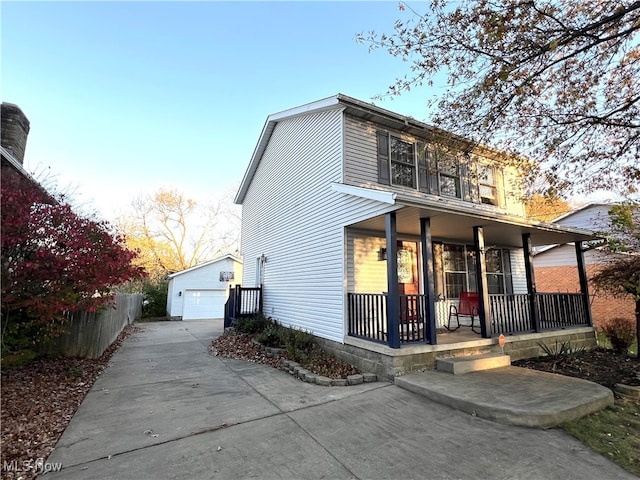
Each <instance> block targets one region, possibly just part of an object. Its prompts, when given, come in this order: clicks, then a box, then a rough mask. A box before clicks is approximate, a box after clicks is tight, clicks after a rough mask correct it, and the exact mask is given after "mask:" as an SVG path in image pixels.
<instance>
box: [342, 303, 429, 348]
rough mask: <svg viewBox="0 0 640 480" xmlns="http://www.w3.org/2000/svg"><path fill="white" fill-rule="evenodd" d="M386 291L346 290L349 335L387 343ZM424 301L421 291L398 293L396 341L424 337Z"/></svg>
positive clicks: (418, 339)
mask: <svg viewBox="0 0 640 480" xmlns="http://www.w3.org/2000/svg"><path fill="white" fill-rule="evenodd" d="M387 298H388V295H387V294H386V293H349V294H348V310H349V313H348V331H349V333H348V334H349V335H350V336H353V337H360V338H365V339H367V340H373V341H376V342H382V343H387V341H388V334H389V330H388V324H387ZM425 312H426V304H425V296H424V295H400V319H399V333H400V342H401V343H407V342H419V341H424V340H425V332H426V324H425V321H426V314H425Z"/></svg>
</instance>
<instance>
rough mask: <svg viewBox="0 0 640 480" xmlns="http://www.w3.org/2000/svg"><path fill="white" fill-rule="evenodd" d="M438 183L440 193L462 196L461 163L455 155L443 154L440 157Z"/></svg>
mask: <svg viewBox="0 0 640 480" xmlns="http://www.w3.org/2000/svg"><path fill="white" fill-rule="evenodd" d="M438 183H439V185H440V194H441V195H447V196H449V197H457V198H460V197H462V189H461V188H460V164H459V162H458V159H457V158H455V157H449V156H441V157H440V158H439V159H438Z"/></svg>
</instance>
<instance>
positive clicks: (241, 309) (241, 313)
mask: <svg viewBox="0 0 640 480" xmlns="http://www.w3.org/2000/svg"><path fill="white" fill-rule="evenodd" d="M257 313H262V287H241V286H240V285H236V286H235V287H230V288H229V298H228V299H227V302H226V303H225V306H224V328H227V327H230V326H232V325H233V324H234V323H235V321H236V319H238V318H242V317H250V316H252V315H255V314H257Z"/></svg>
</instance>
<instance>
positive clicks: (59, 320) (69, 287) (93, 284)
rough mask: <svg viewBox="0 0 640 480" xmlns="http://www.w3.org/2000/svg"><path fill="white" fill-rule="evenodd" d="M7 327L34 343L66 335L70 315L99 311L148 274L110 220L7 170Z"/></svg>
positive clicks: (4, 294)
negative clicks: (119, 288)
mask: <svg viewBox="0 0 640 480" xmlns="http://www.w3.org/2000/svg"><path fill="white" fill-rule="evenodd" d="M1 227H2V232H1V235H0V237H1V244H2V252H1V258H2V264H1V273H2V289H1V294H2V323H3V344H4V343H5V335H10V336H11V335H16V336H20V335H23V334H25V332H28V333H29V334H30V335H32V337H31V338H30V341H31V342H32V343H37V341H39V340H40V339H44V338H46V337H50V336H53V335H55V334H58V333H61V331H62V328H63V326H64V321H63V318H64V317H63V315H62V314H63V312H65V311H75V310H81V309H88V310H92V309H96V308H99V307H101V306H103V305H104V304H105V303H106V302H107V301H108V300H110V299H111V287H112V286H114V285H117V284H119V283H121V282H124V281H128V280H131V279H135V278H140V277H142V276H143V271H142V270H141V269H139V268H136V267H134V266H133V265H132V264H131V261H132V260H133V259H134V258H135V253H134V252H132V251H130V250H128V249H126V248H125V244H124V239H123V238H122V237H121V236H119V235H117V234H115V233H113V231H112V228H111V226H110V225H109V224H108V223H106V222H101V221H97V220H94V219H91V218H86V217H82V216H79V215H77V214H76V213H74V211H73V210H72V208H71V206H69V205H68V204H61V203H57V202H56V201H55V200H53V197H52V196H51V195H49V194H48V192H46V191H44V190H43V189H42V188H40V187H38V186H36V185H34V184H33V183H32V182H30V181H27V180H26V179H24V178H23V177H22V176H20V175H18V174H17V173H16V172H15V171H13V170H11V169H5V168H3V169H2V225H1Z"/></svg>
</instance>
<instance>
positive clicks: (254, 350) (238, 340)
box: [209, 330, 360, 378]
mask: <svg viewBox="0 0 640 480" xmlns="http://www.w3.org/2000/svg"><path fill="white" fill-rule="evenodd" d="M252 338H253V337H252V336H251V335H247V334H244V333H237V332H234V331H232V330H229V331H227V332H225V333H224V334H223V335H220V336H219V337H218V338H216V339H215V340H213V342H212V343H211V347H209V353H211V354H212V355H215V356H220V357H226V358H235V359H238V360H246V361H249V362H253V363H261V364H264V365H270V366H272V367H274V368H280V366H281V365H282V361H283V360H290V358H289V357H288V355H287V353H286V352H283V353H267V352H266V351H264V350H263V349H261V348H260V347H259V346H258V345H256V344H255V343H253V340H252ZM302 364H303V366H304V368H306V369H307V370H309V371H311V372H313V373H315V374H317V375H323V376H326V377H329V378H347V376H349V375H355V374H357V373H360V372H359V370H358V369H357V368H355V367H354V366H352V365H349V364H348V363H346V362H343V361H342V360H339V359H337V358H336V357H334V356H333V355H331V354H329V353H327V352H325V351H323V350H320V349H316V350H314V352H313V354H312V355H311V357H310V358H309V360H308V361H307V362H303V363H302Z"/></svg>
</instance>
